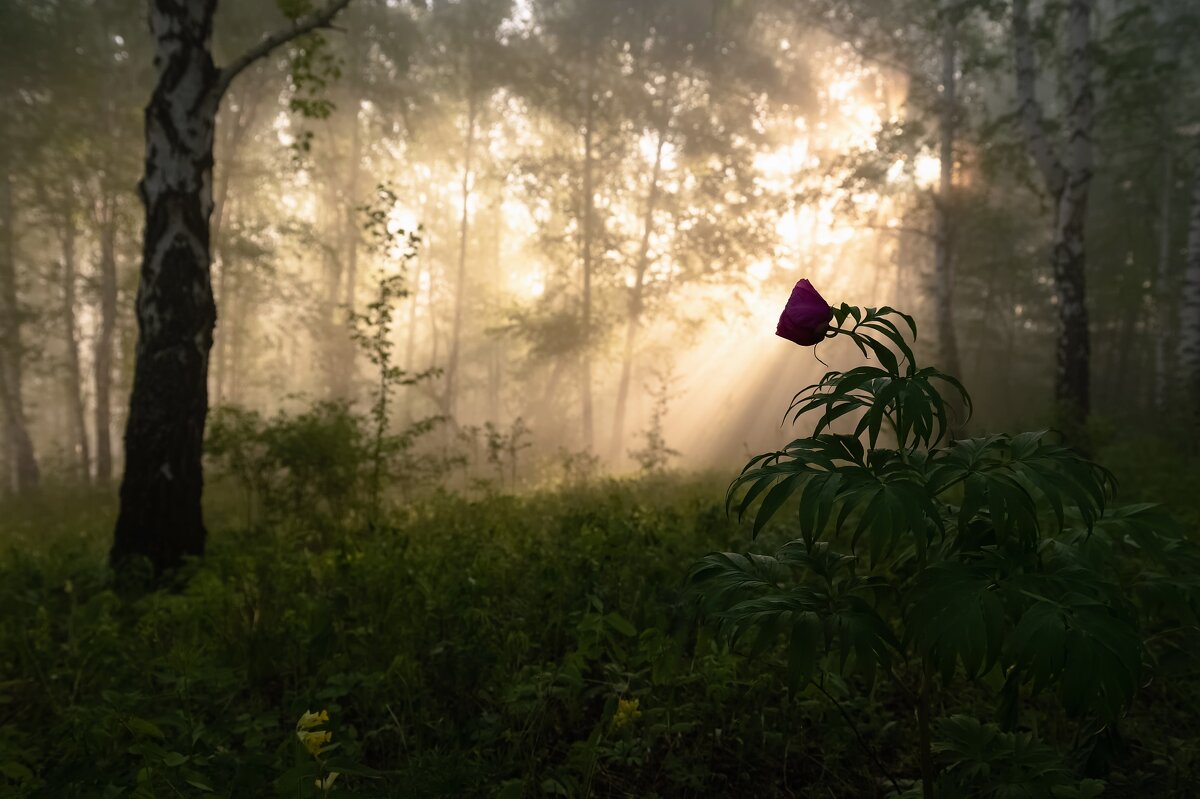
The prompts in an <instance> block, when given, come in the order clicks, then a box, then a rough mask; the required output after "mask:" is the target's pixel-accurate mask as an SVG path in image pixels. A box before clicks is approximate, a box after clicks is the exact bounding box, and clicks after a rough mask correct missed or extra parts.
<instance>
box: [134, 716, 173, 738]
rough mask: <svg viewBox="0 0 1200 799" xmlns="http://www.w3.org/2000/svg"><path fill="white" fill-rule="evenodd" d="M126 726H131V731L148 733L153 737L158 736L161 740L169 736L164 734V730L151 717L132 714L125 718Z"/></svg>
mask: <svg viewBox="0 0 1200 799" xmlns="http://www.w3.org/2000/svg"><path fill="white" fill-rule="evenodd" d="M125 726H126V727H128V728H129V730H130V732H133V733H136V734H137V735H148V736H150V737H152V738H157V739H159V740H160V741H161V740H163V739H165V738H166V737H167V736H166V735H165V734H163V731H162V730H161V729H159V727H158V725H157V724H155V723H154V722H153V721H150V720H149V719H143V718H138V717H137V716H130V717H129V718H128V719H126V720H125Z"/></svg>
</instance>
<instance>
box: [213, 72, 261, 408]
mask: <svg viewBox="0 0 1200 799" xmlns="http://www.w3.org/2000/svg"><path fill="white" fill-rule="evenodd" d="M247 94H249V99H247V97H245V96H242V95H240V94H239V95H238V102H237V106H236V110H235V109H234V108H232V105H233V104H232V103H231V104H230V106H231V108H230V115H229V118H228V119H225V118H223V117H222V118H218V127H220V126H222V125H224V126H226V127H227V133H226V135H225V136H224V137H223V141H224V146H223V148H222V153H221V158H220V163H221V164H222V168H221V169H220V170H214V181H215V183H216V191H215V193H214V197H213V213H212V226H211V227H212V230H211V232H210V235H211V238H212V251H213V255H214V256H215V258H214V264H213V265H214V268H215V270H216V273H217V296H216V299H217V302H218V303H220V304H221V305H222V306H223V305H225V304H226V303H228V302H230V301H232V300H233V297H232V295H231V293H230V292H231V287H232V281H231V279H230V278H231V277H232V275H231V274H230V272H231V271H232V269H233V263H232V261H231V260H230V259H229V258H228V257H227V256H226V254H227V252H228V248H227V247H226V246H225V241H224V240H223V239H222V237H221V233H222V232H223V230H224V226H225V222H226V220H227V219H230V218H232V216H233V211H234V209H233V208H232V204H231V203H230V202H229V186H230V184H231V183H233V176H234V173H235V168H236V166H237V157H238V152H239V151H240V150H241V146H242V142H243V141H244V140H245V136H246V132H247V131H248V130H250V128H251V127H252V126H253V124H254V120H255V118H256V117H257V115H258V107H259V104H260V97H259V95H258V94H257V93H247ZM229 338H230V336H229V335H226V328H225V326H224V325H222V326H221V328H220V329H218V330H216V331H215V342H214V343H215V345H216V353H217V354H216V358H215V359H214V362H213V393H214V395H213V404H214V405H219V404H221V403H222V402H223V401H224V399H225V386H226V384H227V382H228V368H227V358H228V354H229V341H228V340H229Z"/></svg>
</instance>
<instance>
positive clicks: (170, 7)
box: [110, 0, 350, 573]
mask: <svg viewBox="0 0 1200 799" xmlns="http://www.w3.org/2000/svg"><path fill="white" fill-rule="evenodd" d="M349 2H350V0H331V2H329V3H328V4H327V5H326V6H324V7H323V8H322V9H321V10H320V11H317V12H314V13H312V14H310V15H309V16H307V17H303V18H300V19H297V20H293V22H292V25H291V26H290V27H288V28H287V29H286V30H285V31H282V32H278V33H275V34H273V35H271V36H269V37H267V38H265V39H263V40H262V41H260V42H259V43H258V44H257V45H256V46H255V47H253V48H251V49H250V50H249V51H247V52H246V53H244V54H243V55H242V56H241V57H239V58H238V59H237V60H235V61H234V62H232V63H231V64H230V65H229V66H228V67H226V68H225V69H221V70H218V69H217V68H216V66H214V64H213V60H212V53H211V52H210V49H209V40H210V37H211V35H212V20H213V14H214V13H215V11H216V6H217V3H216V0H190V2H187V3H180V2H178V0H151V1H150V6H149V21H150V31H151V33H152V34H153V36H154V39H155V57H154V67H155V73H156V83H155V87H154V92H153V94H152V95H151V97H150V103H149V104H148V105H147V106H146V122H145V139H146V161H145V174H144V176H143V177H142V180H141V183H140V184H139V186H138V188H139V192H140V194H141V198H142V204H143V206H144V207H145V212H146V226H145V231H144V241H143V247H142V268H141V275H140V280H139V283H138V296H137V323H138V343H137V354H136V361H135V364H134V374H133V393H132V396H131V397H130V401H129V418H128V419H127V421H126V425H125V477H124V479H123V480H122V482H121V509H120V513H119V515H118V516H117V524H116V529H115V531H114V535H113V546H112V550H111V552H110V558H111V560H112V563H113V564H114V565H120V564H122V563H124V562H126V561H128V560H129V559H130V558H133V557H146V558H148V559H149V560H150V562H151V563H152V564H153V566H154V569H155V571H156V573H161V572H162V571H164V570H166V569H170V568H172V567H174V566H177V565H178V564H179V563H180V562H181V561H182V560H183V559H184V557H186V556H189V555H200V554H203V552H204V539H205V528H204V518H203V513H202V511H201V506H200V499H201V493H202V490H203V485H204V476H203V467H202V454H203V452H202V444H203V441H204V424H205V421H206V417H207V415H208V358H209V352H210V350H211V349H212V341H213V330H214V327H215V325H216V318H217V309H216V303H215V301H214V298H213V289H212V261H211V255H210V252H209V247H210V232H211V231H210V228H209V225H210V220H211V216H212V210H213V198H212V179H213V131H214V129H215V127H216V117H217V109H218V108H219V106H220V103H221V96H222V95H223V94H224V92H225V90H226V89H227V88H228V87H229V84H230V82H231V81H232V80H233V79H234V78H235V77H236V76H237V75H238V74H239V73H241V72H242V70H244V69H246V67H248V66H250V65H251V64H253V63H254V62H255V61H257V60H258V59H260V58H263V57H264V56H266V55H267V54H268V53H270V52H271V51H272V50H274V49H275V48H277V47H279V46H280V45H282V44H285V43H286V42H288V41H290V40H291V39H294V38H295V37H297V36H300V35H303V34H305V33H308V32H309V31H312V30H315V29H316V28H318V27H322V26H325V25H327V24H328V23H329V21H330V20H331V19H332V18H333V16H334V15H336V14H337V13H338V12H339V11H340V10H341V9H343V8H345V7H346V5H347V4H348V3H349Z"/></svg>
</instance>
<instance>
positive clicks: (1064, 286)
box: [1013, 0, 1093, 446]
mask: <svg viewBox="0 0 1200 799" xmlns="http://www.w3.org/2000/svg"><path fill="white" fill-rule="evenodd" d="M1091 6H1092V2H1091V0H1070V3H1069V4H1068V8H1067V48H1068V59H1067V71H1066V84H1067V95H1068V96H1067V118H1066V130H1067V144H1066V148H1065V154H1064V155H1063V156H1062V157H1060V156H1059V153H1058V152H1057V151H1056V148H1055V146H1054V145H1053V143H1052V142H1051V141H1050V136H1049V134H1048V133H1047V131H1046V127H1045V122H1044V119H1043V115H1042V110H1041V105H1040V104H1039V103H1038V100H1037V95H1036V91H1035V81H1036V66H1035V60H1034V44H1033V35H1032V32H1031V29H1030V24H1029V0H1013V42H1014V46H1015V50H1016V53H1015V55H1016V79H1017V80H1016V83H1017V101H1018V103H1019V105H1020V108H1019V113H1020V118H1021V125H1022V129H1023V132H1024V135H1025V141H1026V145H1027V147H1028V149H1029V152H1030V155H1031V156H1032V157H1033V160H1034V161H1035V162H1036V163H1037V166H1038V169H1039V170H1040V172H1041V174H1042V178H1043V181H1044V184H1045V187H1046V191H1047V193H1048V194H1049V195H1050V197H1051V198H1052V199H1053V201H1054V211H1055V213H1054V235H1053V253H1054V254H1053V267H1054V293H1055V301H1056V304H1057V309H1058V341H1057V346H1056V348H1055V375H1054V398H1055V402H1056V406H1057V407H1056V410H1057V414H1058V417H1059V424H1060V426H1061V427H1062V429H1063V430H1064V432H1066V433H1067V435H1068V436H1069V437H1071V438H1072V439H1073V440H1074V441H1075V442H1076V443H1078V444H1081V445H1084V446H1086V421H1087V416H1088V414H1089V412H1090V411H1091V394H1090V375H1089V367H1090V359H1091V342H1090V338H1089V333H1088V308H1087V275H1086V249H1085V238H1084V224H1085V221H1086V218H1087V201H1088V187H1089V184H1090V183H1091V178H1092V141H1091V130H1092V107H1093V96H1092V81H1091V59H1090V57H1089V53H1088V51H1089V48H1090V46H1091Z"/></svg>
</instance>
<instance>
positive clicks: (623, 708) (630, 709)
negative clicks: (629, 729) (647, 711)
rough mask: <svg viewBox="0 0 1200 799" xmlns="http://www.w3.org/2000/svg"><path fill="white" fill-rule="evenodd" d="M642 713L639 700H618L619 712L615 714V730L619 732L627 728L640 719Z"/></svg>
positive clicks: (613, 724) (613, 719) (613, 721)
mask: <svg viewBox="0 0 1200 799" xmlns="http://www.w3.org/2000/svg"><path fill="white" fill-rule="evenodd" d="M641 715H642V711H641V710H639V709H638V700H636V699H618V700H617V712H616V713H614V714H613V718H612V726H613V729H614V730H619V729H621V728H622V727H626V726H628V725H630V724H632V723H633V722H634V721H636V720H637V719H638V718H640V717H641Z"/></svg>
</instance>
